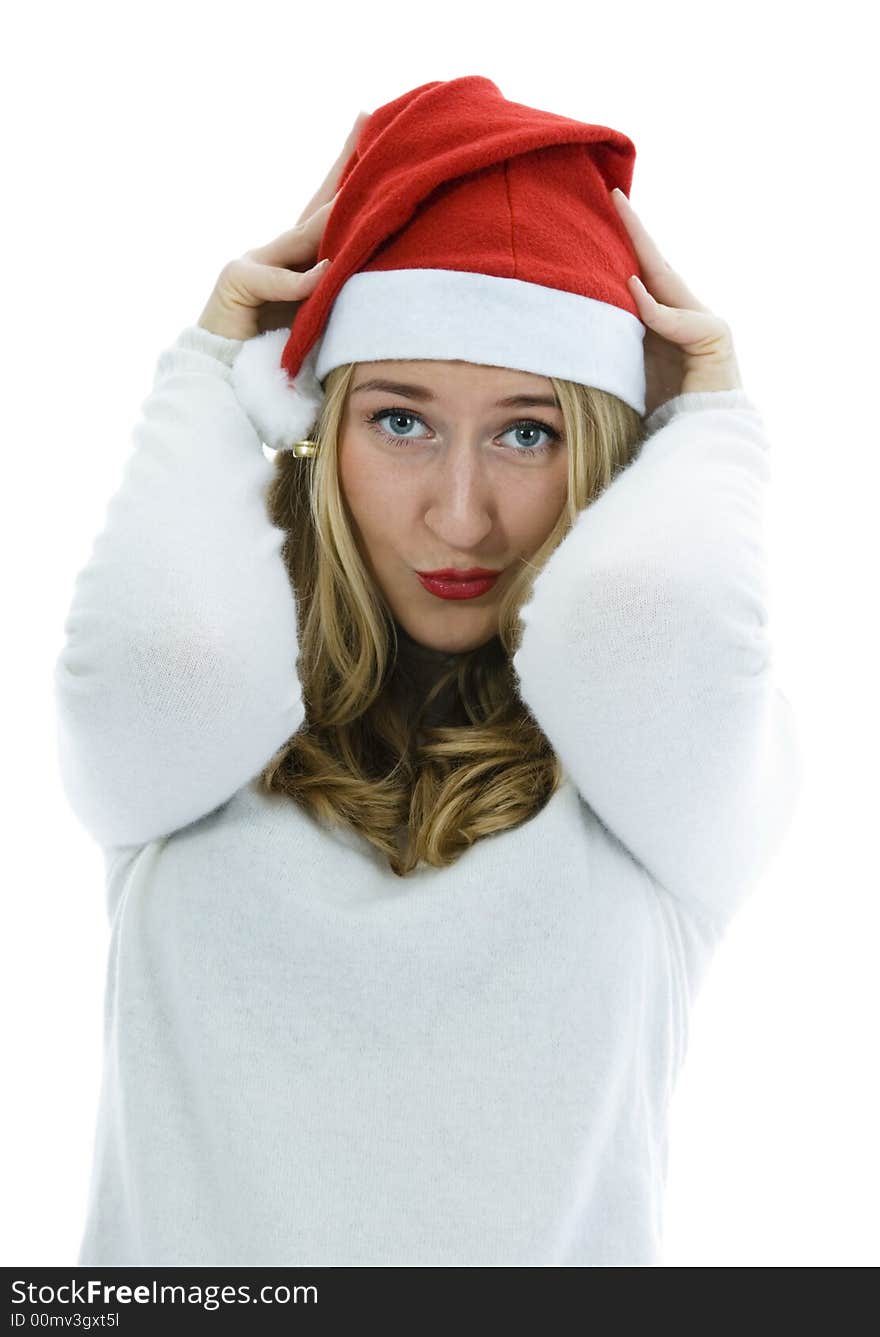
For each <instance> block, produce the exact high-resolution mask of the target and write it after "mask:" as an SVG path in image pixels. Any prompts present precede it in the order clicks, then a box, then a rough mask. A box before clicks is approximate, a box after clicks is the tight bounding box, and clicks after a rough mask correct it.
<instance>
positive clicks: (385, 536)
mask: <svg viewBox="0 0 880 1337" xmlns="http://www.w3.org/2000/svg"><path fill="white" fill-rule="evenodd" d="M633 161H634V149H633V146H632V144H631V142H630V141H629V140H628V139H627V138H626V136H624V135H622V134H620V133H619V132H617V131H614V130H611V129H609V128H607V127H604V126H591V125H587V124H584V123H580V122H576V121H572V120H569V119H568V118H565V117H558V116H554V115H552V114H551V113H547V112H542V111H537V110H535V109H533V108H528V107H524V106H522V105H521V104H516V103H511V102H508V101H506V100H505V99H504V98H503V97H502V96H501V94H500V92H499V90H498V89H497V88H496V86H495V85H494V84H493V83H492V82H491V81H490V80H488V79H484V78H481V77H478V76H468V77H466V78H463V79H456V80H450V81H448V82H439V81H438V82H435V83H431V84H426V85H422V86H421V87H419V88H417V89H415V90H412V91H411V92H409V93H407V94H404V95H403V96H402V97H400V98H398V99H396V100H395V101H393V102H391V103H388V104H387V105H386V106H384V107H381V108H379V109H378V110H377V111H375V112H374V113H373V114H372V115H371V116H370V117H369V118H367V119H366V120H365V119H364V118H358V120H357V121H356V123H355V126H354V127H353V130H352V133H351V135H350V136H349V140H348V141H347V143H346V145H345V147H344V149H343V152H342V154H341V155H340V159H339V161H338V162H337V163H336V164H335V165H334V168H333V169H332V170H331V172H330V173H329V174H328V177H327V179H326V181H325V182H324V184H323V186H322V187H321V189H320V190H319V191H318V192H317V194H316V196H315V197H314V199H313V200H312V201H311V203H310V205H309V206H308V207H307V210H306V212H305V214H304V216H303V218H302V219H301V220H300V224H298V225H297V227H296V228H294V229H292V230H291V231H290V232H286V233H284V234H282V236H280V237H278V238H277V239H275V241H273V242H271V243H269V244H268V245H267V246H264V247H261V248H258V249H256V250H254V251H251V252H249V253H248V254H247V255H246V256H245V257H242V258H240V259H238V260H236V261H233V262H231V264H230V265H228V266H226V268H225V269H224V270H223V272H222V273H221V275H220V278H219V280H218V283H217V286H216V289H215V291H214V293H213V294H212V296H211V298H210V299H209V301H208V303H207V304H206V307H205V309H204V311H203V313H202V316H201V317H200V319H199V322H198V324H196V325H194V326H189V327H187V328H186V329H185V330H183V331H182V333H181V335H180V336H179V338H178V339H177V341H176V343H175V344H174V345H173V346H172V347H171V348H169V349H167V350H166V351H165V352H164V353H163V354H162V356H161V357H160V359H159V364H158V368H157V373H156V380H155V383H154V387H153V390H152V393H151V395H150V396H149V397H148V398H147V400H146V401H145V403H144V405H143V420H142V422H141V423H139V424H138V428H137V434H136V445H137V449H136V450H135V451H134V452H133V454H132V456H131V458H130V459H129V461H128V463H127V468H126V472H125V475H124V478H123V482H122V485H121V488H120V490H119V491H118V493H117V494H116V496H115V497H114V498H113V499H112V501H111V503H110V506H109V508H108V512H107V520H106V525H105V529H104V532H103V534H102V535H101V537H100V538H99V540H98V542H97V543H96V545H95V549H94V552H93V554H92V556H91V560H90V562H89V564H88V566H87V567H86V569H85V571H84V572H83V573H81V575H80V577H79V578H78V581H77V586H76V590H75V594H74V599H73V606H72V610H71V615H70V617H69V618H68V621H67V623H66V627H65V630H66V633H67V641H66V645H65V647H64V649H63V650H62V652H61V655H60V657H59V661H58V665H57V672H56V684H57V701H58V726H59V756H60V764H61V773H62V776H63V779H64V783H65V786H66V792H67V794H68V796H69V799H70V802H71V804H72V805H73V807H74V809H75V811H76V812H77V814H78V816H79V817H80V819H81V820H82V821H83V823H84V824H85V825H86V827H87V828H88V829H89V830H90V832H91V833H92V834H93V835H94V837H95V838H96V839H97V840H98V841H100V843H101V845H102V847H103V849H104V851H105V853H106V859H107V895H108V913H109V916H110V922H111V926H112V936H111V944H110V954H109V969H108V979H107V989H108V993H107V1011H106V1031H105V1042H106V1053H105V1068H104V1079H103V1087H102V1093H101V1106H100V1112H99V1119H98V1127H97V1132H96V1140H95V1161H94V1170H93V1176H92V1187H91V1193H90V1201H89V1210H88V1220H87V1223H86V1228H85V1232H84V1237H83V1241H82V1246H81V1251H80V1255H79V1260H78V1261H79V1263H80V1264H81V1265H98V1264H100V1265H125V1264H140V1265H145V1264H146V1265H153V1266H159V1265H194V1264H203V1265H221V1266H235V1265H300V1266H307V1265H331V1266H386V1265H398V1266H413V1265H415V1266H436V1265H440V1266H478V1265H484V1266H485V1265H507V1266H536V1265H537V1266H593V1265H610V1264H622V1265H633V1264H640V1265H652V1264H656V1263H658V1262H659V1261H660V1259H661V1244H662V1235H661V1225H662V1191H663V1181H664V1175H665V1168H666V1147H667V1131H666V1123H667V1112H668V1105H669V1098H670V1096H671V1093H672V1090H673V1088H674V1084H675V1080H676V1077H677V1075H678V1072H679V1070H680V1067H681V1063H682V1060H683V1058H684V1055H685V1051H686V1045H687V1034H688V1013H689V1007H690V1005H691V1002H692V1000H693V996H694V993H695V990H696V988H697V986H698V984H699V981H700V979H701V977H702V974H703V972H704V970H705V967H706V965H707V964H708V961H709V959H710V958H711V954H712V952H713V949H714V947H715V946H716V944H717V942H718V940H719V938H720V936H721V934H722V933H723V931H724V929H725V927H726V925H727V923H728V922H729V920H730V918H731V916H732V915H733V913H734V912H735V910H736V909H737V907H738V906H739V905H740V904H741V903H742V900H743V898H744V897H745V896H746V894H747V893H748V891H749V889H750V887H751V886H752V885H753V884H754V882H755V880H756V878H757V877H758V875H759V874H760V873H761V872H762V871H763V870H764V869H765V867H766V866H767V863H768V861H769V859H770V857H771V855H772V853H773V851H774V850H775V849H776V847H777V845H778V844H779V842H780V840H781V838H782V836H783V834H784V832H785V830H786V827H787V824H788V821H789V818H790V815H791V812H792V809H793V806H794V803H795V801H796V796H797V793H798V787H799V781H800V754H799V750H798V745H797V737H796V732H795V724H794V721H793V718H792V713H791V710H790V707H789V704H788V702H787V700H786V698H785V697H784V696H783V694H782V693H781V691H780V690H779V688H778V687H777V686H776V685H775V682H774V680H773V675H772V669H771V645H770V641H769V638H768V633H767V615H766V608H767V605H766V588H765V581H766V576H765V561H764V552H763V548H762V544H761V522H762V503H763V494H764V487H765V484H766V481H767V477H768V451H769V446H768V443H767V441H766V437H765V435H764V431H763V425H762V422H761V419H760V416H759V414H758V412H757V410H756V409H755V407H754V405H753V404H752V403H751V401H750V400H749V399H748V397H747V396H746V394H745V392H744V390H743V389H742V386H741V383H740V378H739V374H738V369H737V364H736V358H735V356H734V352H733V347H732V342H731V336H730V332H729V330H728V328H727V327H726V325H725V324H724V322H723V321H722V320H720V319H719V318H718V317H717V316H715V315H713V314H712V313H711V312H710V311H708V310H707V309H706V308H705V307H704V306H702V305H701V304H700V303H699V302H698V301H697V300H696V299H695V298H694V297H693V295H692V294H691V293H690V292H689V291H688V289H687V288H686V286H685V285H684V283H683V281H682V280H681V278H680V277H679V276H678V275H677V274H676V273H675V272H674V271H673V270H671V269H670V267H669V266H668V265H667V264H666V263H665V262H664V261H663V259H662V257H661V256H660V255H659V254H658V252H657V249H656V247H655V245H654V243H653V242H652V240H651V238H650V237H649V235H648V233H647V232H646V230H645V228H644V227H643V226H642V224H641V223H640V221H639V220H638V218H637V216H636V215H635V213H634V212H633V210H632V208H631V207H630V205H629V203H628V200H627V198H626V196H627V193H628V190H629V186H630V181H631V175H632V166H633ZM614 186H616V187H617V188H618V189H617V191H616V192H615V193H612V192H611V188H612V187H614ZM320 252H324V253H325V258H327V257H329V258H330V263H329V265H323V266H315V267H311V268H309V267H308V266H310V265H311V262H312V261H313V260H314V259H315V257H316V255H318V254H319V253H320ZM636 268H640V269H641V272H642V276H643V278H644V280H645V286H642V284H641V283H640V282H639V281H638V280H637V278H636V277H635V276H634V274H633V271H634V270H635V269H636ZM291 319H292V327H291ZM389 387H391V388H389ZM504 401H507V402H504ZM646 415H647V416H646ZM309 432H310V433H311V435H308V433H309ZM261 441H262V442H264V443H265V444H266V445H268V446H270V447H271V448H272V449H273V450H274V451H275V452H276V453H275V455H274V457H273V458H272V459H271V460H270V459H268V458H267V456H266V455H265V453H264V451H263V450H262V449H261V444H260V443H261ZM474 568H479V569H481V570H482V571H484V572H488V573H489V575H488V576H487V577H486V579H485V580H480V579H470V578H466V577H467V576H468V573H472V572H473V569H474ZM444 570H445V571H446V572H447V575H446V576H443V575H442V574H440V575H438V574H437V572H438V571H441V572H442V571H444ZM449 572H451V573H452V578H451V579H450V578H449V574H448V573H449ZM432 573H433V574H432Z"/></svg>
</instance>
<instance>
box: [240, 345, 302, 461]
mask: <svg viewBox="0 0 880 1337" xmlns="http://www.w3.org/2000/svg"><path fill="white" fill-rule="evenodd" d="M289 338H290V330H288V329H282V330H267V331H266V333H265V334H258V335H256V336H255V337H254V338H253V339H246V340H245V341H244V343H243V344H242V346H241V350H240V352H239V353H238V356H237V357H236V359H235V361H234V362H233V364H232V383H233V386H234V387H235V392H236V395H237V396H238V401H239V403H240V404H241V406H242V408H243V409H244V410H245V412H246V413H247V415H248V417H249V418H250V419H251V421H252V422H253V424H254V426H255V427H256V429H257V431H258V432H259V433H260V436H261V437H262V439H263V440H264V441H265V443H266V445H267V446H270V447H271V448H272V450H289V449H290V447H291V446H292V445H293V443H294V442H295V441H300V440H303V439H304V438H306V437H307V436H308V434H309V432H310V431H311V429H312V427H314V425H315V422H316V421H317V418H318V414H319V412H320V410H321V405H322V404H323V402H324V391H323V390H322V388H321V383H320V381H319V380H318V379H317V377H316V376H315V359H316V357H317V354H318V350H319V349H320V346H321V345H320V340H319V341H318V342H317V343H315V344H314V345H313V346H312V348H311V349H310V350H309V353H308V355H307V356H306V358H305V360H304V362H303V364H302V366H301V367H300V370H299V372H298V373H297V376H296V379H295V380H293V381H291V379H290V377H289V376H288V374H287V372H286V371H285V369H284V367H282V365H281V355H282V353H283V352H284V346H285V344H286V343H287V340H288V339H289Z"/></svg>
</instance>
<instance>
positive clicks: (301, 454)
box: [292, 441, 318, 459]
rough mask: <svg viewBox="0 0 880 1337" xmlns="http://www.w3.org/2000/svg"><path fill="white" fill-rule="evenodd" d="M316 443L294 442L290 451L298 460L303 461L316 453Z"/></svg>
mask: <svg viewBox="0 0 880 1337" xmlns="http://www.w3.org/2000/svg"><path fill="white" fill-rule="evenodd" d="M317 449H318V443H317V441H294V443H293V446H292V450H293V453H294V455H296V457H297V458H298V459H305V458H308V457H309V456H311V455H314V454H315V453H316V452H317Z"/></svg>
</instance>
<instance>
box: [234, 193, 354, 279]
mask: <svg viewBox="0 0 880 1337" xmlns="http://www.w3.org/2000/svg"><path fill="white" fill-rule="evenodd" d="M334 199H335V196H334ZM332 207H333V200H328V201H327V203H326V204H322V205H321V207H320V208H319V209H317V210H316V211H315V212H314V213H313V214H312V216H311V217H310V218H308V219H306V221H305V222H304V223H297V224H295V226H294V227H290V228H287V229H286V230H285V231H284V232H282V233H281V234H280V235H279V236H277V237H275V238H273V240H272V241H268V242H266V245H265V246H255V247H254V248H253V249H252V250H250V251H248V252H247V255H248V256H249V257H250V258H251V259H253V260H258V261H259V262H260V264H263V265H290V266H295V267H299V268H302V267H304V266H307V265H311V264H312V262H313V261H314V260H315V258H316V256H317V254H318V248H319V246H320V244H321V237H322V235H323V232H324V226H325V224H326V222H327V216H328V214H329V213H330V210H331V209H332Z"/></svg>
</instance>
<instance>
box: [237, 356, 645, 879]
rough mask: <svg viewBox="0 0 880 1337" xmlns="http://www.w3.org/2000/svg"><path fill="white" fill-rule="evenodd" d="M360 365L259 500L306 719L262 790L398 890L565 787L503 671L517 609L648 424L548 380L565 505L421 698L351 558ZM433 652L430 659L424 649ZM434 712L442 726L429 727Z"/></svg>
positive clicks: (516, 638) (333, 392)
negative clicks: (488, 634)
mask: <svg viewBox="0 0 880 1337" xmlns="http://www.w3.org/2000/svg"><path fill="white" fill-rule="evenodd" d="M357 366H358V364H357V363H347V364H346V365H344V366H341V367H337V368H335V369H334V370H333V371H331V372H330V373H329V374H328V376H327V377H326V379H325V381H324V392H325V398H324V402H323V405H322V408H321V413H320V417H319V419H318V421H317V423H316V424H315V428H314V431H313V432H312V435H311V439H312V440H314V441H316V442H317V444H318V447H319V448H318V451H317V453H316V455H315V456H314V457H312V458H311V459H300V458H297V457H296V456H294V455H293V453H292V452H291V451H289V450H280V451H278V452H276V454H275V457H274V463H275V470H276V472H275V476H274V478H273V479H272V480H271V481H270V483H269V486H268V488H267V491H266V503H267V509H268V512H269V516H270V518H271V520H272V523H273V524H274V525H276V526H278V527H279V528H281V529H283V530H285V531H286V532H287V537H286V540H285V543H284V545H283V547H282V556H283V558H284V561H285V563H286V566H287V570H288V574H289V577H290V581H291V587H292V589H293V591H294V593H295V596H296V603H297V614H298V625H299V646H300V651H299V658H298V661H297V666H296V668H297V671H298V673H299V677H300V681H301V683H302V688H303V698H304V702H305V705H306V719H305V722H304V724H303V726H302V728H301V729H299V730H298V731H297V733H296V734H294V735H293V736H292V737H291V738H289V739H288V740H287V742H286V743H285V744H284V745H283V746H282V747H281V748H280V749H279V751H278V752H276V754H275V755H274V756H273V757H272V759H271V760H270V761H269V763H268V764H267V765H266V766H265V768H264V769H263V770H262V772H261V773H260V775H259V777H258V783H259V784H260V787H261V788H262V789H263V790H264V792H267V793H272V792H277V793H282V794H286V795H287V796H288V797H289V798H291V799H293V800H294V801H295V802H296V803H298V804H299V805H300V806H301V807H303V808H304V809H306V810H307V811H309V812H310V813H311V814H312V816H313V817H314V818H315V819H316V820H318V821H319V822H326V823H329V824H331V825H332V824H342V825H347V826H349V827H351V828H353V829H354V830H355V831H357V832H359V833H360V834H361V835H362V836H363V837H364V838H365V839H366V840H367V841H369V842H370V844H371V845H373V846H374V847H375V848H376V850H378V851H379V853H380V854H381V855H382V856H383V857H384V858H385V859H386V860H387V861H388V864H389V865H390V867H391V869H392V871H393V872H394V873H395V874H396V875H397V876H398V877H406V876H407V875H408V874H409V873H411V872H412V871H413V870H414V869H415V868H417V866H418V865H419V864H420V863H421V862H424V863H426V864H430V865H433V866H434V867H444V866H446V865H448V864H451V863H453V862H454V861H455V860H456V859H457V858H458V857H459V856H460V855H461V854H462V853H463V852H464V850H466V849H467V848H468V846H470V845H472V844H473V843H474V842H475V841H476V840H479V839H480V838H481V837H483V836H488V835H493V834H494V833H496V832H498V831H504V830H508V829H509V828H511V827H515V826H519V825H520V824H521V823H522V822H526V821H528V819H529V818H530V817H532V816H533V815H534V814H535V813H537V812H538V811H540V809H541V808H543V807H544V805H545V804H546V803H547V801H548V799H549V798H550V796H551V795H552V794H553V793H554V791H555V790H556V789H557V787H558V786H559V783H560V781H561V779H562V768H561V764H560V762H559V761H558V759H557V757H556V755H555V753H554V751H553V749H552V747H551V746H550V744H549V742H548V741H547V739H546V738H545V736H544V734H543V733H542V732H541V730H540V728H539V727H538V724H537V722H536V721H535V719H534V718H533V716H532V715H531V714H530V712H529V710H528V709H527V707H526V706H525V704H524V703H523V701H522V700H521V698H520V696H519V694H518V687H517V681H516V674H515V671H514V670H513V667H512V664H511V660H512V657H513V655H514V653H515V652H516V649H517V648H518V646H519V643H520V639H521V636H522V624H521V622H520V619H519V610H520V608H522V607H523V605H524V604H525V603H527V602H528V599H529V596H530V594H531V589H532V584H533V582H534V580H535V577H536V576H537V574H538V572H539V571H540V570H541V568H542V566H543V565H544V563H545V562H546V561H547V559H548V557H549V556H550V554H551V553H552V552H553V551H554V549H555V548H556V547H557V546H558V545H559V543H560V542H561V541H562V539H563V538H564V537H565V535H566V534H567V533H568V531H569V529H570V528H571V526H572V524H573V523H574V520H575V518H576V517H577V515H578V514H579V512H581V511H582V510H584V508H585V507H586V506H588V505H589V504H590V502H591V501H593V500H594V499H595V498H596V497H597V496H598V495H599V494H600V493H601V492H602V491H603V490H604V489H605V488H606V487H607V486H608V484H609V483H610V482H611V481H612V479H613V478H614V476H615V475H616V474H617V473H618V472H619V471H620V470H621V469H622V468H624V467H625V466H626V465H627V464H628V463H629V462H630V460H631V459H632V458H633V456H634V453H635V449H636V447H637V445H638V443H639V441H640V439H641V433H642V419H641V417H640V416H639V414H638V413H637V412H636V410H635V409H632V408H630V406H629V405H628V404H625V403H624V402H623V401H622V400H620V399H618V398H617V397H616V396H615V395H612V394H610V393H608V392H606V391H603V390H597V389H595V388H593V387H590V386H584V385H579V384H577V383H575V382H573V381H566V380H561V379H558V378H557V377H550V378H549V379H550V380H551V381H552V384H553V389H554V391H555V392H556V395H557V397H558V399H559V403H560V406H561V409H562V414H563V418H564V422H565V441H566V442H567V443H568V460H569V465H568V496H567V501H566V505H565V506H564V507H563V509H562V512H561V514H560V516H559V519H558V520H557V522H556V524H555V525H554V527H553V530H552V531H551V533H550V534H548V536H547V538H546V539H545V541H544V543H543V544H542V545H541V547H540V548H539V549H538V551H537V552H536V553H534V554H533V555H532V557H531V559H530V560H529V561H526V560H525V559H523V561H522V568H521V570H520V571H519V573H518V574H517V576H516V577H515V579H514V580H513V581H512V583H511V585H510V587H509V588H508V590H507V592H506V594H505V595H504V596H503V598H502V600H501V603H500V606H499V626H498V632H497V634H496V635H495V636H493V637H492V639H491V640H490V641H488V642H487V643H486V644H484V645H482V646H479V647H478V648H476V649H474V650H470V651H466V652H462V653H457V654H450V655H449V656H446V657H443V656H440V659H441V660H442V661H443V662H442V663H440V664H438V667H439V668H440V670H441V671H440V673H439V677H438V678H437V681H436V682H435V685H434V686H433V688H432V689H431V690H430V692H429V693H428V695H427V696H426V697H425V698H424V699H420V697H419V694H418V686H417V679H416V676H415V675H414V673H413V657H412V655H413V650H414V649H416V650H417V647H415V643H414V642H413V641H412V638H410V637H409V636H408V635H407V634H404V635H403V636H402V637H401V636H399V634H398V633H399V632H400V631H401V630H402V629H401V628H399V627H398V625H397V622H396V619H395V618H394V616H393V614H392V613H391V610H390V609H389V607H388V605H387V603H386V601H385V599H384V597H383V595H382V592H381V590H379V589H378V588H377V587H376V585H375V582H374V581H373V579H372V577H371V576H370V574H369V572H368V569H367V567H366V566H365V564H364V562H363V559H362V557H361V554H360V552H359V550H358V547H357V544H356V541H355V538H354V536H353V533H352V528H351V525H350V520H349V511H348V507H347V504H346V502H345V500H344V497H343V495H342V492H341V489H340V485H339V474H338V469H337V459H338V443H339V436H340V429H341V425H342V423H343V421H344V415H345V408H346V404H347V399H348V393H349V388H350V386H351V382H352V377H353V375H354V372H355V370H356V368H357ZM434 653H435V654H436V652H434ZM441 706H442V716H441V718H442V723H438V722H435V723H433V724H432V723H431V722H430V714H431V709H432V707H434V708H435V709H436V708H439V707H441Z"/></svg>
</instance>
